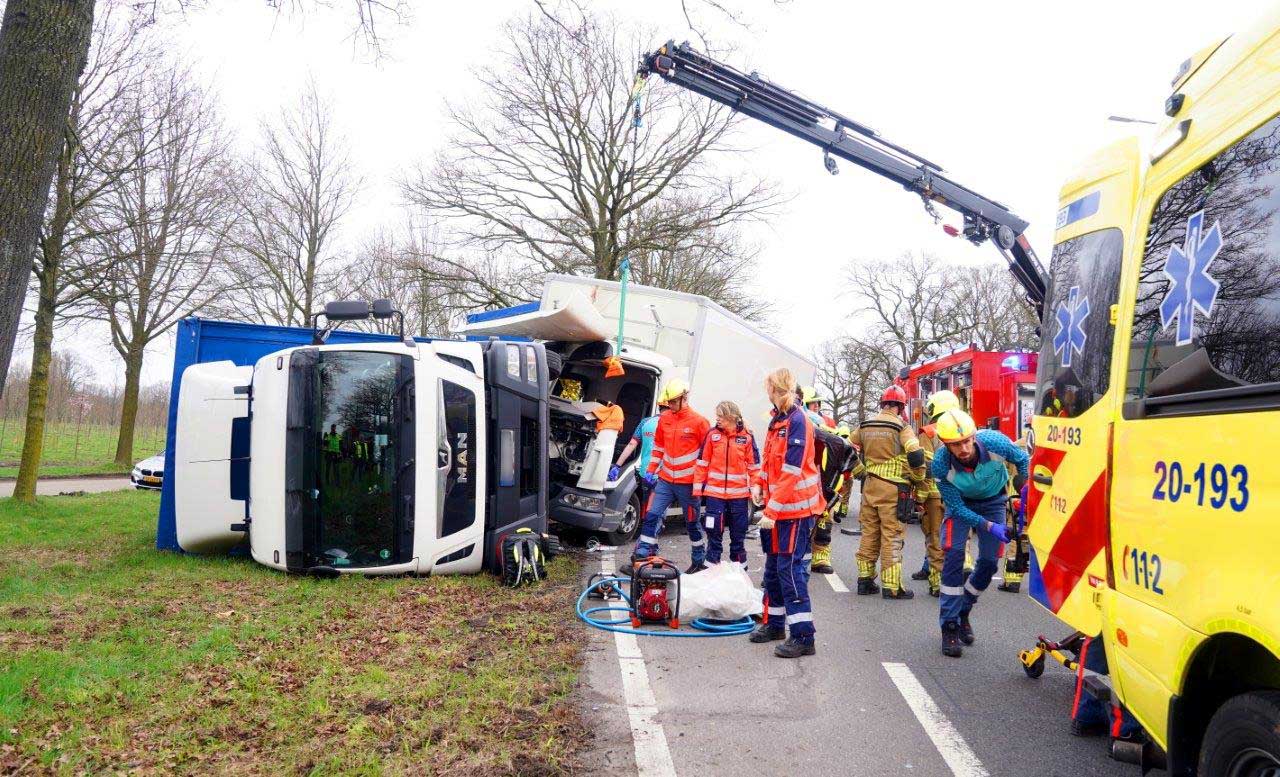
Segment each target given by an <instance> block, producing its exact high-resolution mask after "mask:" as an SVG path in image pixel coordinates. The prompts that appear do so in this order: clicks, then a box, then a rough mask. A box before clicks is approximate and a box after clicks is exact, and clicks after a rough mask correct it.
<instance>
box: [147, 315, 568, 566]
mask: <svg viewBox="0 0 1280 777" xmlns="http://www.w3.org/2000/svg"><path fill="white" fill-rule="evenodd" d="M326 314H327V316H326V317H327V322H325V325H324V326H319V324H320V322H319V321H317V322H316V323H317V327H316V328H315V329H314V330H306V329H295V328H285V327H270V326H255V325H250V324H235V323H228V322H217V321H206V320H201V319H187V320H185V321H183V322H182V323H181V326H180V327H179V331H178V343H177V354H176V358H175V365H174V383H173V397H172V399H171V402H170V417H169V440H170V444H169V446H168V450H167V452H166V465H165V472H166V477H165V479H164V489H163V493H162V498H161V513H160V520H159V526H158V531H157V546H158V547H160V548H162V549H169V550H182V551H186V552H191V553H224V552H228V551H230V550H232V549H234V548H237V547H242V548H245V549H247V551H248V552H249V553H250V554H251V555H252V557H253V559H254V560H256V561H258V562H260V563H262V564H265V565H267V566H270V567H273V568H276V569H280V570H284V571H289V572H308V573H315V574H339V573H353V572H354V573H361V574H400V573H417V574H429V573H430V574H441V573H469V572H478V571H480V570H481V569H492V570H494V571H498V570H500V569H501V568H502V567H503V551H504V546H505V547H506V548H508V549H510V547H511V545H512V539H513V538H517V537H519V538H522V540H521V541H522V542H536V543H539V547H540V548H541V549H546V545H547V544H549V543H550V540H549V539H547V538H544V533H545V530H546V523H547V519H546V501H547V498H546V494H547V471H546V467H545V462H546V460H547V445H546V438H545V435H544V433H543V430H545V429H547V427H548V420H547V418H548V416H547V390H548V384H549V373H548V366H547V358H546V353H545V350H544V348H543V346H542V345H540V344H537V343H516V342H505V341H498V340H492V341H487V342H463V341H450V340H429V341H415V340H414V339H412V338H405V337H404V336H403V328H402V327H401V334H400V335H399V336H391V335H378V334H370V333H365V332H353V331H346V330H337V331H334V328H333V325H334V324H335V323H337V322H339V321H346V320H357V319H362V320H363V319H373V320H375V321H376V320H379V319H386V320H394V319H395V318H396V317H397V316H398V314H397V313H396V312H395V311H393V310H391V308H390V305H389V304H388V303H386V302H385V301H378V302H375V303H374V304H373V305H372V306H370V305H368V304H366V303H331V304H330V305H329V306H327V307H326Z"/></svg>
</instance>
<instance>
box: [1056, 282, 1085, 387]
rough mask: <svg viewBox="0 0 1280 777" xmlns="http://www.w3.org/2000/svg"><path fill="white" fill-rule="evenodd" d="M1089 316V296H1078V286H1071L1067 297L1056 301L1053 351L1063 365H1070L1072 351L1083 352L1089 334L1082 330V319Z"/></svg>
mask: <svg viewBox="0 0 1280 777" xmlns="http://www.w3.org/2000/svg"><path fill="white" fill-rule="evenodd" d="M1088 317H1089V298H1088V297H1087V296H1085V297H1082V296H1080V287H1079V286H1072V287H1071V290H1070V291H1068V292H1067V298H1066V299H1065V300H1063V301H1062V302H1059V303H1058V308H1057V310H1056V311H1055V312H1054V318H1056V319H1057V320H1058V333H1057V334H1055V335H1054V336H1053V352H1054V353H1056V354H1059V356H1058V360H1059V361H1060V362H1061V364H1062V366H1063V367H1070V366H1071V356H1072V353H1073V352H1075V353H1084V345H1085V343H1086V342H1088V341H1089V335H1087V334H1085V331H1084V320H1085V319H1086V318H1088Z"/></svg>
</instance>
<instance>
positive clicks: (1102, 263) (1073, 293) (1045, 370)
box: [1036, 228, 1124, 418]
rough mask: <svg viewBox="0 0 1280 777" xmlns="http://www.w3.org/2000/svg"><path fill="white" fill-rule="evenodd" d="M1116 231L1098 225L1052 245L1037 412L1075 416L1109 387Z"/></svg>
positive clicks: (1119, 248)
mask: <svg viewBox="0 0 1280 777" xmlns="http://www.w3.org/2000/svg"><path fill="white" fill-rule="evenodd" d="M1123 250H1124V237H1123V236H1122V235H1121V233H1120V230H1118V229H1115V228H1112V229H1102V230H1099V231H1097V232H1090V233H1089V234H1087V235H1081V236H1079V237H1074V238H1072V239H1070V240H1064V241H1062V242H1061V243H1059V244H1057V245H1056V246H1054V248H1053V260H1052V263H1051V264H1050V270H1049V275H1050V280H1049V297H1048V300H1047V304H1046V306H1045V320H1044V323H1043V325H1042V328H1043V330H1044V331H1043V337H1042V338H1041V339H1042V340H1043V344H1042V345H1041V349H1040V366H1039V369H1038V372H1037V373H1036V411H1037V412H1038V413H1040V414H1041V415H1053V416H1063V417H1068V418H1071V417H1075V416H1078V415H1080V414H1081V413H1083V412H1084V411H1086V410H1088V409H1089V408H1091V407H1093V405H1094V403H1096V402H1097V401H1098V400H1099V399H1101V398H1102V395H1103V394H1105V393H1106V391H1107V385H1108V382H1109V378H1110V372H1111V343H1112V340H1113V339H1114V336H1115V328H1114V327H1112V326H1111V321H1110V311H1111V306H1112V305H1114V304H1115V303H1116V300H1117V299H1118V298H1119V293H1120V291H1119V287H1120V258H1121V255H1122V254H1123Z"/></svg>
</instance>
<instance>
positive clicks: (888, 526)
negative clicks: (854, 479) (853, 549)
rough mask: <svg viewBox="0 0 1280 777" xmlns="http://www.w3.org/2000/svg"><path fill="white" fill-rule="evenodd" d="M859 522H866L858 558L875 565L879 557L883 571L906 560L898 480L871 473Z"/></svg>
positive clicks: (864, 484)
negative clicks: (903, 546) (882, 478)
mask: <svg viewBox="0 0 1280 777" xmlns="http://www.w3.org/2000/svg"><path fill="white" fill-rule="evenodd" d="M858 522H859V523H860V524H862V542H861V543H860V544H859V546H858V554H857V557H858V561H860V562H862V564H863V565H867V564H869V565H871V566H872V567H874V566H875V563H876V559H877V558H879V559H880V570H881V571H882V572H883V571H884V570H886V569H888V568H889V567H891V566H893V565H894V564H898V563H901V562H902V543H903V539H902V524H901V523H900V522H899V521H898V486H897V485H896V484H894V483H891V482H889V481H888V480H881V479H880V478H877V477H872V476H870V475H868V476H867V479H866V482H864V483H863V484H862V509H861V510H860V511H859V513H858Z"/></svg>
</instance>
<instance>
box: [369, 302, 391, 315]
mask: <svg viewBox="0 0 1280 777" xmlns="http://www.w3.org/2000/svg"><path fill="white" fill-rule="evenodd" d="M371 309H372V311H373V317H374V318H391V317H392V316H394V315H395V314H396V309H395V306H394V305H392V304H391V300H389V299H375V300H374V301H373V304H372V305H371Z"/></svg>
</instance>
